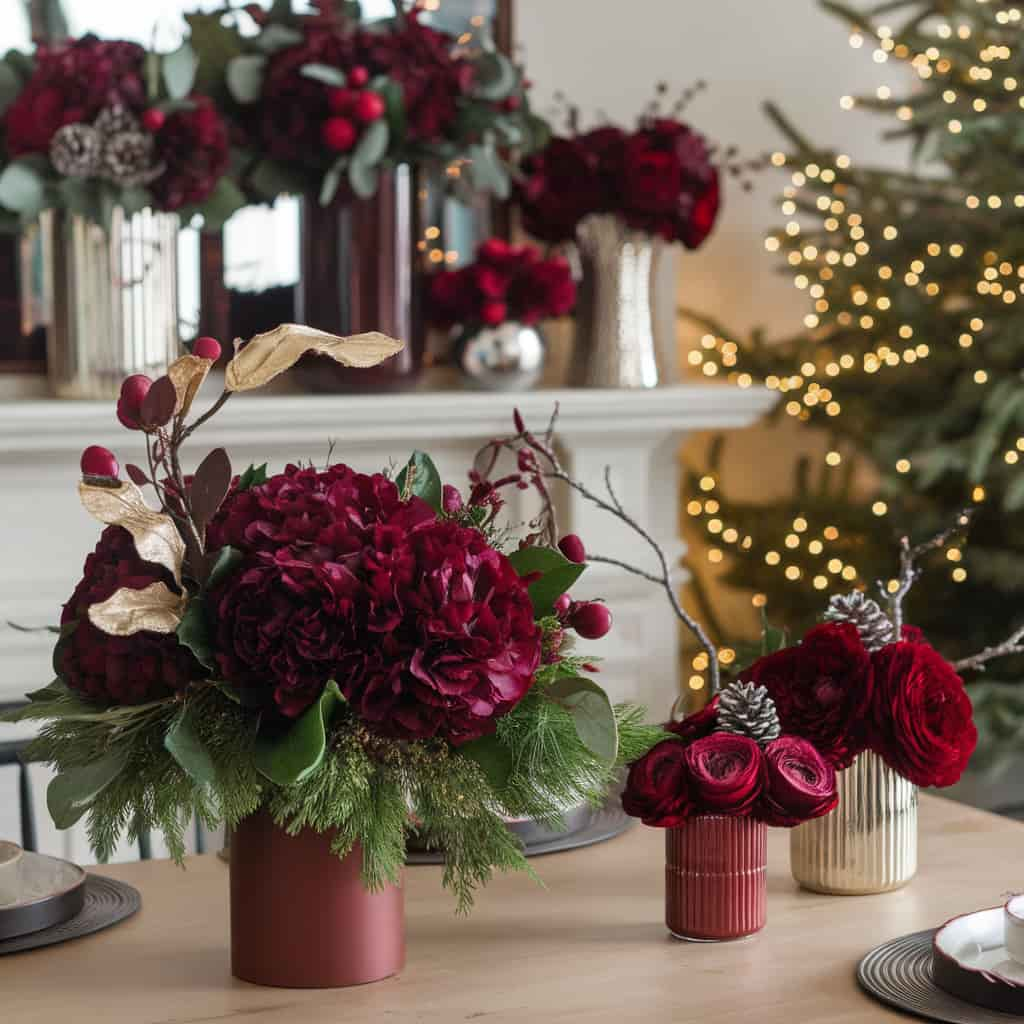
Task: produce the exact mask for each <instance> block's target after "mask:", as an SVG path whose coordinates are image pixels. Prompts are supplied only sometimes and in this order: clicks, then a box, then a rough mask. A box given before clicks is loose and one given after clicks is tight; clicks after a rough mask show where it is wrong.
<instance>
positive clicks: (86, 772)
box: [46, 750, 125, 828]
mask: <svg viewBox="0 0 1024 1024" xmlns="http://www.w3.org/2000/svg"><path fill="white" fill-rule="evenodd" d="M124 765H125V754H124V752H123V751H120V750H114V751H111V752H110V753H109V754H106V755H104V756H103V757H100V758H97V759H95V760H93V761H90V762H89V764H87V765H82V766H81V767H79V768H72V769H69V770H67V771H64V772H61V773H60V775H58V776H57V777H56V778H54V779H53V780H52V781H51V783H50V785H49V786H48V787H47V789H46V806H47V809H48V810H49V812H50V817H51V818H53V823H54V824H55V825H56V826H57V828H71V826H72V825H74V824H76V823H77V822H78V820H79V819H80V818H81V817H82V815H83V814H85V812H86V811H87V810H88V809H89V807H90V806H91V804H92V803H93V801H94V800H95V799H96V797H98V796H99V795H100V793H102V792H103V790H105V789H106V788H107V786H109V785H110V784H111V783H112V782H113V781H114V779H116V778H117V777H118V775H120V774H121V772H122V770H123V769H124Z"/></svg>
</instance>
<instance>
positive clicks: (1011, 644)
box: [953, 626, 1024, 672]
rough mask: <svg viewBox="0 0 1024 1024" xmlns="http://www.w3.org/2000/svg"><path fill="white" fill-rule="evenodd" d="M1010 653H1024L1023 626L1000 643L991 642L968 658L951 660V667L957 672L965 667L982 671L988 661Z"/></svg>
mask: <svg viewBox="0 0 1024 1024" xmlns="http://www.w3.org/2000/svg"><path fill="white" fill-rule="evenodd" d="M1011 654H1024V626H1021V627H1020V629H1017V630H1015V631H1014V632H1013V633H1011V634H1010V635H1009V636H1008V637H1007V638H1006V639H1005V640H1004V641H1003V642H1002V643H1000V644H993V645H992V646H991V647H986V648H985V649H984V650H981V651H978V653H977V654H972V655H971V656H970V657H969V658H961V659H960V660H959V661H955V662H953V668H955V669H956V670H957V672H963V671H964V670H965V669H975V670H977V671H978V672H984V671H985V666H986V664H987V663H988V662H990V661H993V660H995V659H996V658H1005V657H1008V656H1009V655H1011Z"/></svg>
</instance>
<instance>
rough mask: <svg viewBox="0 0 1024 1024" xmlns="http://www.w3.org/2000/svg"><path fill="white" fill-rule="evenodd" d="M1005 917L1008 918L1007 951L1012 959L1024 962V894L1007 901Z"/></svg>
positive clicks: (1004, 908)
mask: <svg viewBox="0 0 1024 1024" xmlns="http://www.w3.org/2000/svg"><path fill="white" fill-rule="evenodd" d="M1003 917H1004V918H1005V919H1006V939H1005V944H1006V952H1007V953H1009V954H1010V959H1012V960H1016V961H1017V963H1019V964H1024V895H1020V896H1013V897H1011V898H1010V899H1008V900H1007V901H1006V905H1005V906H1004V907H1003Z"/></svg>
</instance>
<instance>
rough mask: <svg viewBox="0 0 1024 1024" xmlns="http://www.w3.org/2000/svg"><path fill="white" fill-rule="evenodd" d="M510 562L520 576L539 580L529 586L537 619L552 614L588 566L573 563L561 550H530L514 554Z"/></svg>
mask: <svg viewBox="0 0 1024 1024" xmlns="http://www.w3.org/2000/svg"><path fill="white" fill-rule="evenodd" d="M508 560H509V561H510V562H511V563H512V568H513V569H515V571H516V572H517V573H518V574H519V575H520V576H533V575H534V574H537V573H539V574H540V575H539V577H538V578H537V579H535V580H533V582H531V583H530V588H529V592H530V602H531V603H532V604H533V611H534V614H536V615H537V616H543V615H550V614H551V609H552V606H553V605H554V603H555V601H557V600H558V598H560V597H561V596H562V594H564V593H565V592H566V591H567V590H569V589H570V587H572V585H573V584H574V583H575V582H576V581H577V580H578V579H579V578H580V575H581V574H582V573H583V570H584V569H586V565H584V564H582V563H580V562H570V561H569V559H568V558H566V557H565V555H563V554H562V552H561V551H556V550H555V549H554V548H548V547H528V548H520V549H519V550H518V551H513V552H512V553H511V554H510V555H509V556H508Z"/></svg>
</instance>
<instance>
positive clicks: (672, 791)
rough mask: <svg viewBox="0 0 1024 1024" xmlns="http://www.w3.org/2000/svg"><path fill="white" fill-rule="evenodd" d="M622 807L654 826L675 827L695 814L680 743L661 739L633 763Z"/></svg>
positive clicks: (684, 754) (683, 750) (623, 795)
mask: <svg viewBox="0 0 1024 1024" xmlns="http://www.w3.org/2000/svg"><path fill="white" fill-rule="evenodd" d="M622 809H623V810H624V811H625V812H626V813H627V814H628V815H630V816H631V817H633V818H639V819H640V820H641V821H642V822H643V823H644V824H645V825H651V826H653V827H654V828H675V827H676V826H678V825H682V824H683V822H684V821H686V819H687V818H689V817H690V816H691V815H692V814H694V813H695V808H694V803H693V797H692V796H691V793H690V785H689V773H688V770H687V767H686V748H685V747H684V746H683V744H682V743H679V742H678V741H677V740H663V741H662V742H661V743H658V744H657V745H656V746H654V747H652V748H651V749H650V750H649V751H648V752H647V753H646V754H644V756H643V757H641V758H640V760H639V761H635V762H634V763H633V765H632V766H631V767H630V769H629V776H628V778H627V780H626V788H625V790H624V791H623V793H622Z"/></svg>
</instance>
